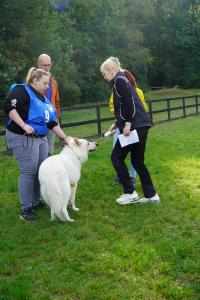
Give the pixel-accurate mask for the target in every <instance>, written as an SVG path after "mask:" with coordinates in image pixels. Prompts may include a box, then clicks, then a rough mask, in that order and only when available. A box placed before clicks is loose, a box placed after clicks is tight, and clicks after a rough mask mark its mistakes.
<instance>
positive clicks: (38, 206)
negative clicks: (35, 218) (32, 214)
mask: <svg viewBox="0 0 200 300" xmlns="http://www.w3.org/2000/svg"><path fill="white" fill-rule="evenodd" d="M40 208H41V209H42V208H46V205H45V204H44V203H43V202H41V201H40V202H38V203H37V204H33V205H32V210H33V211H35V210H38V209H40Z"/></svg>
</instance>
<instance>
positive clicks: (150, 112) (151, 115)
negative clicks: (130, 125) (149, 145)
mask: <svg viewBox="0 0 200 300" xmlns="http://www.w3.org/2000/svg"><path fill="white" fill-rule="evenodd" d="M149 115H150V120H151V123H152V125H153V113H152V102H151V100H149Z"/></svg>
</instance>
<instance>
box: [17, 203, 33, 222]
mask: <svg viewBox="0 0 200 300" xmlns="http://www.w3.org/2000/svg"><path fill="white" fill-rule="evenodd" d="M20 219H21V220H24V221H31V222H35V221H36V216H35V215H34V213H33V211H32V208H31V207H28V208H25V209H22V210H21V214H20Z"/></svg>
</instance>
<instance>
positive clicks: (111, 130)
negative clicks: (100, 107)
mask: <svg viewBox="0 0 200 300" xmlns="http://www.w3.org/2000/svg"><path fill="white" fill-rule="evenodd" d="M116 127H117V125H116V124H115V123H113V124H112V125H111V126H110V128H109V129H108V131H110V132H114V131H115V129H116Z"/></svg>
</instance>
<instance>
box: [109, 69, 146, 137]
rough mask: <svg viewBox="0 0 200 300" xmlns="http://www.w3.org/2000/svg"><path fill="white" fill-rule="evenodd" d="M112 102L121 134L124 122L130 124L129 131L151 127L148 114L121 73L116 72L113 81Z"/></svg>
mask: <svg viewBox="0 0 200 300" xmlns="http://www.w3.org/2000/svg"><path fill="white" fill-rule="evenodd" d="M113 100H114V110H115V117H116V122H117V126H118V127H119V129H120V131H121V132H122V130H123V128H124V126H125V123H126V122H131V130H133V129H136V128H141V127H151V121H150V117H149V114H148V113H147V112H146V111H145V109H144V106H143V104H142V102H141V100H140V99H139V97H138V95H137V93H136V91H135V90H134V88H133V86H132V85H131V83H130V82H129V80H128V79H127V78H126V77H125V75H124V73H123V72H118V73H117V75H116V77H115V78H114V80H113Z"/></svg>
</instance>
